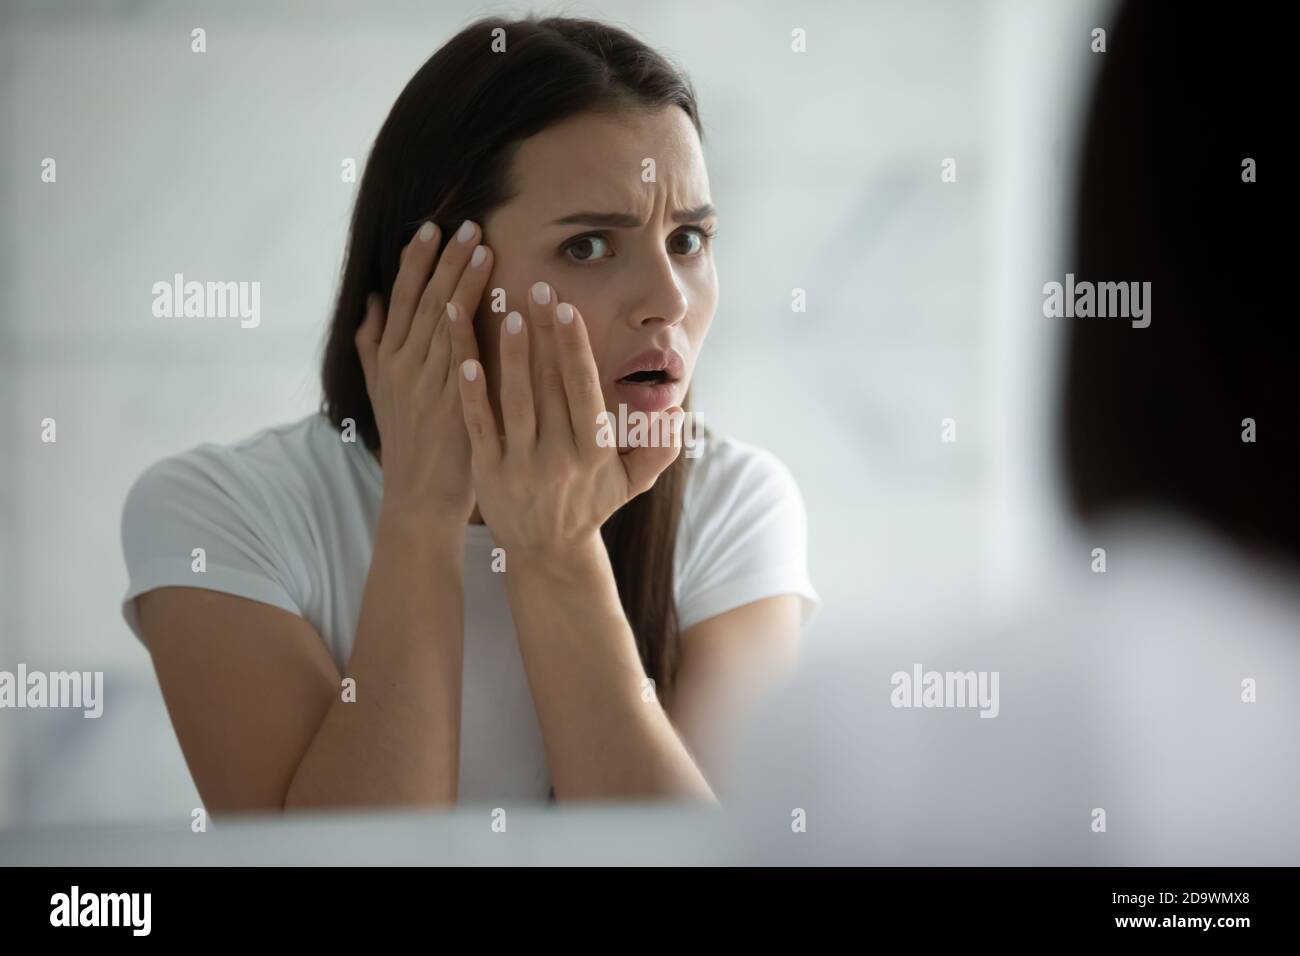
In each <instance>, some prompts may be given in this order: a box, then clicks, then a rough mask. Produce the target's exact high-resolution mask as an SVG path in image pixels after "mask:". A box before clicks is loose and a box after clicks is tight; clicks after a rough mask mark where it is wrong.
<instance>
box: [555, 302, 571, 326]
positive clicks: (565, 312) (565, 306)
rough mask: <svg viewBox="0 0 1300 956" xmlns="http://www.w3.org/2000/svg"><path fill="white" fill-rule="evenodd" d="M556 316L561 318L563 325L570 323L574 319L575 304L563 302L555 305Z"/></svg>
mask: <svg viewBox="0 0 1300 956" xmlns="http://www.w3.org/2000/svg"><path fill="white" fill-rule="evenodd" d="M555 317H556V318H557V319H559V320H560V324H561V325H568V324H569V323H570V322H572V321H573V306H571V305H569V303H567V302H561V303H560V304H559V305H557V306H556V307H555Z"/></svg>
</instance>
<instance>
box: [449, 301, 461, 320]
mask: <svg viewBox="0 0 1300 956" xmlns="http://www.w3.org/2000/svg"><path fill="white" fill-rule="evenodd" d="M447 318H448V319H450V320H451V321H452V322H455V321H456V320H457V319H459V318H460V309H458V308H456V303H455V302H448V303H447Z"/></svg>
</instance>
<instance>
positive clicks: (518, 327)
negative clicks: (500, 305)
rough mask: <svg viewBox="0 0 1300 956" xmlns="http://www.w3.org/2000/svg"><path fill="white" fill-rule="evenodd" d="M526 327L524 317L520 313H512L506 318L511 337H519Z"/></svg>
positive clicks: (507, 329)
mask: <svg viewBox="0 0 1300 956" xmlns="http://www.w3.org/2000/svg"><path fill="white" fill-rule="evenodd" d="M523 327H524V317H523V316H522V315H520V314H519V313H518V312H511V313H510V314H509V315H507V316H506V331H507V332H509V333H510V334H511V335H518V334H519V333H520V331H522V329H523Z"/></svg>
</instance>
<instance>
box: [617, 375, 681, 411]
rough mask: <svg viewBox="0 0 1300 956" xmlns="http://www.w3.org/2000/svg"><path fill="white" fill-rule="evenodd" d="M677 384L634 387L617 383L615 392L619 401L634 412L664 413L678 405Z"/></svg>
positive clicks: (624, 383)
mask: <svg viewBox="0 0 1300 956" xmlns="http://www.w3.org/2000/svg"><path fill="white" fill-rule="evenodd" d="M677 386H678V383H677V382H664V383H663V384H660V385H634V384H632V383H630V382H615V383H614V391H615V392H616V393H617V395H618V397H619V401H620V402H622V403H623V404H625V405H627V407H628V408H630V409H633V410H634V411H639V412H646V413H647V414H648V413H650V412H662V411H663V410H664V409H665V408H671V407H672V406H673V405H675V404H676V403H677Z"/></svg>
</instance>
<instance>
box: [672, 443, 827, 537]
mask: <svg viewBox="0 0 1300 956" xmlns="http://www.w3.org/2000/svg"><path fill="white" fill-rule="evenodd" d="M693 450H694V451H695V452H696V457H694V458H692V459H690V461H689V463H688V465H687V468H688V472H687V480H686V488H685V491H684V493H683V521H684V524H685V525H686V530H687V532H688V535H690V534H699V533H700V532H701V531H703V530H704V529H705V528H707V527H708V526H710V525H717V524H718V523H719V522H727V523H730V522H734V521H738V520H739V521H744V520H746V519H747V518H749V517H758V516H760V515H762V514H764V513H767V512H770V511H772V510H785V511H790V512H792V513H794V515H795V516H796V517H799V518H800V519H802V518H803V517H804V502H803V496H802V495H801V493H800V491H799V486H798V484H797V483H796V481H795V478H794V475H793V474H792V473H791V471H790V469H789V468H788V467H787V466H786V464H785V462H783V461H782V460H781V459H780V458H778V457H777V456H776V455H775V454H773V453H772V452H770V451H768V450H767V449H765V448H761V447H759V446H758V445H754V444H751V443H749V442H746V441H742V440H741V439H739V438H736V437H734V436H732V435H727V434H723V433H719V432H716V431H713V430H710V431H709V432H708V433H707V435H706V437H703V438H701V440H700V441H699V443H698V444H697V445H696V448H695V449H693ZM683 454H685V452H683Z"/></svg>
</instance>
